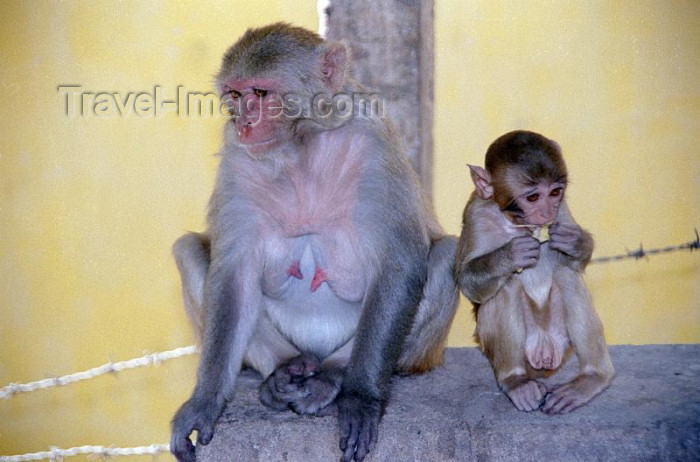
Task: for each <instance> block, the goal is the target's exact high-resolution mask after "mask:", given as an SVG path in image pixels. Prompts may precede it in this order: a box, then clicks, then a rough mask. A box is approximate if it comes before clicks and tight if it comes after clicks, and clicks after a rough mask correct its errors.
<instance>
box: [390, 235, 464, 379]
mask: <svg viewBox="0 0 700 462" xmlns="http://www.w3.org/2000/svg"><path fill="white" fill-rule="evenodd" d="M456 249H457V238H455V237H453V236H446V237H443V238H442V239H440V240H438V241H435V242H434V243H433V245H432V247H431V249H430V256H429V260H428V278H427V280H426V283H425V286H424V287H423V297H422V299H421V302H420V304H419V305H418V310H417V312H416V315H415V318H414V321H413V327H412V328H411V332H410V333H409V335H408V337H406V341H405V343H404V348H403V352H402V354H401V357H400V358H399V361H398V364H397V370H398V371H399V372H400V373H421V372H425V371H428V370H430V369H432V368H434V367H437V366H439V365H441V364H442V361H443V352H444V349H445V341H446V340H447V334H448V332H449V330H450V325H451V324H452V319H453V318H454V315H455V311H456V309H457V304H458V302H459V292H458V291H457V285H456V282H455V279H454V271H453V267H454V258H455V252H456Z"/></svg>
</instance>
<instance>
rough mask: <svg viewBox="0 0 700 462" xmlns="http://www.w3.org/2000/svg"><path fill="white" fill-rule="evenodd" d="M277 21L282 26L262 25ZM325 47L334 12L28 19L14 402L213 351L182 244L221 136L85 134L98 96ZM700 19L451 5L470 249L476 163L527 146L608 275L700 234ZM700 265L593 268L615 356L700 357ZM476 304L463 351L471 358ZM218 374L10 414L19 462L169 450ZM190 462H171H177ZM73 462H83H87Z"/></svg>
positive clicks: (88, 12)
mask: <svg viewBox="0 0 700 462" xmlns="http://www.w3.org/2000/svg"><path fill="white" fill-rule="evenodd" d="M261 16H264V17H265V19H264V20H263V19H260V17H261ZM277 20H288V21H291V22H294V23H296V24H299V25H303V26H306V27H309V28H312V29H314V28H315V27H316V24H317V17H316V2H313V1H308V2H285V1H283V0H279V1H267V2H258V1H241V2H235V3H233V4H231V3H230V2H209V5H208V6H207V7H206V8H204V7H203V6H202V5H201V2H177V3H176V2H162V3H155V2H126V3H120V4H118V6H115V4H113V3H111V2H97V3H95V2H81V3H60V4H59V3H49V2H34V3H32V2H14V3H6V4H4V5H3V7H2V8H1V9H0V21H1V23H2V24H3V27H2V28H1V29H0V64H1V65H0V96H2V101H3V103H2V105H1V106H0V114H1V115H2V118H1V119H0V120H2V124H1V125H0V229H1V230H2V239H0V299H1V300H2V301H1V302H0V319H1V321H0V386H3V385H6V384H8V383H10V382H27V381H32V380H37V379H41V378H45V377H51V376H55V375H62V374H66V373H71V372H75V371H79V370H84V369H87V368H90V367H93V366H96V365H99V364H103V363H105V362H107V361H109V360H115V361H116V360H123V359H128V358H132V357H134V356H139V355H141V354H143V353H144V352H145V351H161V350H167V349H172V348H176V347H179V346H183V345H188V344H190V343H192V341H193V338H192V335H191V334H190V332H189V329H188V326H187V323H186V320H185V316H184V314H183V310H182V305H181V301H180V300H179V283H178V280H177V275H176V271H175V268H174V264H173V262H172V260H171V257H170V245H171V243H172V242H173V241H174V239H175V238H176V237H177V236H178V235H180V234H181V233H182V232H184V231H186V230H200V229H202V227H203V224H204V210H205V206H206V202H207V199H208V196H209V194H210V192H211V188H212V183H213V175H214V169H215V166H216V159H215V158H214V157H213V154H214V153H215V152H216V150H217V148H218V146H219V143H220V128H221V125H222V120H219V119H215V118H211V117H208V118H197V117H190V118H185V117H178V116H177V114H174V113H161V114H159V116H158V117H154V116H153V114H152V113H150V114H146V117H139V116H138V115H137V114H135V113H133V112H132V113H131V114H130V115H128V116H127V117H118V116H117V115H116V114H114V113H113V112H112V113H108V114H107V115H106V116H104V117H96V116H94V115H91V116H90V117H81V116H75V117H68V116H66V115H65V107H64V106H65V96H63V95H61V94H60V93H59V91H58V90H57V87H58V86H59V85H68V84H73V85H81V86H82V88H83V90H84V91H92V92H118V93H119V95H120V97H122V98H124V97H127V96H128V94H129V93H130V92H134V93H139V92H147V93H153V92H154V86H159V87H160V90H159V91H161V92H162V97H163V99H171V98H174V97H175V95H176V92H177V86H178V85H182V86H184V87H185V88H186V89H187V90H188V91H203V92H206V91H210V90H212V80H213V79H212V75H213V74H214V73H215V72H216V70H217V67H218V64H219V60H220V57H221V54H222V53H223V51H224V50H225V48H226V47H227V46H228V45H230V44H231V43H232V42H233V40H235V39H236V38H237V37H238V36H239V35H240V34H241V33H242V32H243V31H244V30H245V29H246V28H247V27H249V26H255V25H261V24H264V23H268V22H272V21H277ZM699 21H700V4H698V3H697V2H694V1H688V2H680V1H674V2H664V1H657V2H633V1H629V2H614V1H610V2H596V3H593V2H564V1H549V2H537V1H534V0H533V1H527V2H519V1H512V2H493V1H469V2H458V1H442V0H440V1H439V2H438V5H437V6H436V26H435V30H436V128H435V136H436V146H435V147H436V149H435V152H436V155H435V191H434V196H435V201H436V208H437V211H438V215H439V218H440V220H441V222H442V223H443V225H444V226H445V227H446V228H447V229H448V230H449V231H450V232H452V233H458V231H459V226H460V214H461V210H462V208H463V206H464V203H465V201H466V198H467V196H468V194H469V192H470V191H471V185H470V183H469V179H468V174H467V169H466V167H465V164H466V163H467V162H469V163H482V161H483V153H484V152H485V150H486V147H487V146H488V144H489V143H490V142H491V141H492V140H493V139H494V138H496V137H497V136H499V135H500V134H502V133H504V132H506V131H508V130H511V129H515V128H529V129H534V130H539V131H541V132H543V133H544V134H546V135H547V136H549V137H552V138H554V139H556V140H558V141H559V142H560V144H561V145H562V146H563V148H564V151H565V155H566V158H567V161H568V164H569V169H570V172H571V176H572V180H573V181H572V186H571V188H570V195H569V198H570V201H571V206H572V209H573V211H574V214H575V216H576V217H577V219H578V220H579V222H580V223H581V224H583V225H584V226H585V227H586V228H588V229H589V230H591V231H592V232H593V233H594V234H595V236H596V238H597V243H598V247H597V255H608V254H615V253H620V252H622V251H624V250H625V249H626V248H629V249H633V248H635V247H636V246H637V245H638V244H639V242H643V243H644V244H645V246H647V247H656V246H663V245H667V244H674V243H681V242H685V241H688V240H691V239H692V238H693V235H692V233H693V228H694V227H699V228H700V223H699V222H698V217H699V215H698V212H697V198H698V197H699V193H700V186H699V185H700V166H699V164H698V159H699V157H700V154H699V153H700V150H699V148H698V146H700V143H698V141H700V22H699ZM699 270H700V259H699V258H698V254H697V253H695V254H692V255H691V254H690V253H682V254H673V255H668V256H659V257H653V258H651V259H650V260H649V261H648V262H623V263H617V264H610V265H605V266H602V265H599V266H591V267H590V268H589V270H588V281H589V285H590V288H591V290H592V292H593V294H594V297H595V299H596V302H597V307H598V311H599V313H600V314H601V317H602V318H603V321H604V323H605V326H606V329H607V334H608V340H609V341H610V342H611V343H664V342H698V341H700V310H698V302H697V300H699V299H700V289H699V288H700V271H699ZM472 330H473V323H472V320H471V314H470V312H469V307H468V305H467V303H463V307H462V309H461V310H460V313H459V315H458V319H457V321H456V324H455V326H454V328H453V331H452V334H451V336H450V344H451V345H453V346H458V345H471V344H472V343H471V331H472ZM196 362H197V358H196V357H189V358H187V359H179V360H175V361H172V362H169V363H166V364H164V365H161V366H158V367H153V368H147V369H139V370H136V371H128V372H123V373H120V374H118V375H116V376H106V377H101V378H98V379H95V380H92V381H89V382H84V383H81V384H75V385H71V386H68V387H65V388H62V389H54V390H46V391H38V392H34V393H32V394H30V395H18V396H15V397H13V398H11V399H10V400H8V401H5V402H0V454H2V455H9V454H17V453H23V452H31V451H39V450H45V449H47V448H48V447H49V446H58V447H71V446H77V445H84V444H102V445H114V446H140V445H146V444H150V443H153V442H166V441H167V440H168V438H169V435H168V433H169V429H168V421H169V419H170V417H171V416H172V414H173V413H174V411H175V409H176V408H177V406H179V404H180V403H181V402H182V401H184V399H185V398H186V397H187V396H188V394H189V393H190V391H191V387H192V385H193V383H194V370H195V367H196ZM160 459H162V460H170V458H169V456H160ZM73 460H81V459H80V458H77V459H73Z"/></svg>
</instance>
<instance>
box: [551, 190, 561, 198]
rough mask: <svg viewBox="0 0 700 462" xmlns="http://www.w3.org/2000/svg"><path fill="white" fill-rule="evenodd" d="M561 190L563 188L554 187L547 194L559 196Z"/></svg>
mask: <svg viewBox="0 0 700 462" xmlns="http://www.w3.org/2000/svg"><path fill="white" fill-rule="evenodd" d="M562 190H563V188H556V189H554V190H553V191H552V192H551V193H549V195H550V196H552V197H559V196H561V192H562Z"/></svg>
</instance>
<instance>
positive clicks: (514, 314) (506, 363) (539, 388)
mask: <svg viewBox="0 0 700 462" xmlns="http://www.w3.org/2000/svg"><path fill="white" fill-rule="evenodd" d="M504 291H505V292H504ZM523 297H525V295H524V294H523V293H521V292H517V291H516V289H515V288H514V287H513V286H507V287H504V288H503V289H502V290H501V291H500V292H499V293H497V294H496V296H495V297H493V298H491V299H489V300H487V301H486V302H485V303H484V304H482V305H481V306H480V307H479V311H478V313H477V335H478V338H479V342H480V344H481V347H482V349H483V351H484V353H485V354H486V356H487V357H488V358H489V361H491V366H492V367H493V370H494V374H495V375H496V381H497V382H498V386H499V387H500V388H501V390H503V392H504V393H505V394H506V395H507V396H508V398H509V399H510V400H511V401H512V402H513V404H514V405H515V407H516V408H517V409H518V410H520V411H528V412H529V411H534V410H537V409H539V408H540V406H541V405H542V403H543V401H544V397H545V394H546V392H547V389H546V387H545V386H544V384H542V383H540V382H537V381H536V380H533V379H532V377H530V376H529V375H528V371H527V364H526V361H527V359H526V354H525V348H524V347H525V340H526V330H525V325H524V319H523V316H522V309H523V307H522V306H521V304H522V303H525V302H526V300H524V299H523Z"/></svg>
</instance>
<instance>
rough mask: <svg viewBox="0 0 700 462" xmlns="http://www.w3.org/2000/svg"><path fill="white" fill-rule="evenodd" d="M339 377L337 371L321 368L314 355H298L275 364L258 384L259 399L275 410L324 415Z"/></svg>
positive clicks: (337, 388) (333, 394)
mask: <svg viewBox="0 0 700 462" xmlns="http://www.w3.org/2000/svg"><path fill="white" fill-rule="evenodd" d="M341 379H342V372H341V371H326V370H321V363H320V361H319V360H318V358H316V357H315V356H312V355H308V354H302V355H299V356H297V357H296V358H292V359H291V360H290V361H289V362H288V363H286V364H283V365H281V366H280V367H278V368H277V369H276V370H275V371H274V372H273V373H272V374H271V375H270V376H269V377H268V378H267V379H266V380H265V381H264V382H263V383H262V384H261V385H260V390H259V396H260V401H261V402H262V403H263V404H265V405H266V406H269V407H271V408H273V409H277V410H279V411H283V410H287V409H291V410H293V411H294V412H296V413H298V414H315V415H318V414H325V412H323V411H326V408H327V407H328V406H329V405H330V404H331V403H333V401H334V400H335V397H336V396H337V395H338V392H339V391H340V383H341ZM328 411H329V412H330V409H329V410H328Z"/></svg>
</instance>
